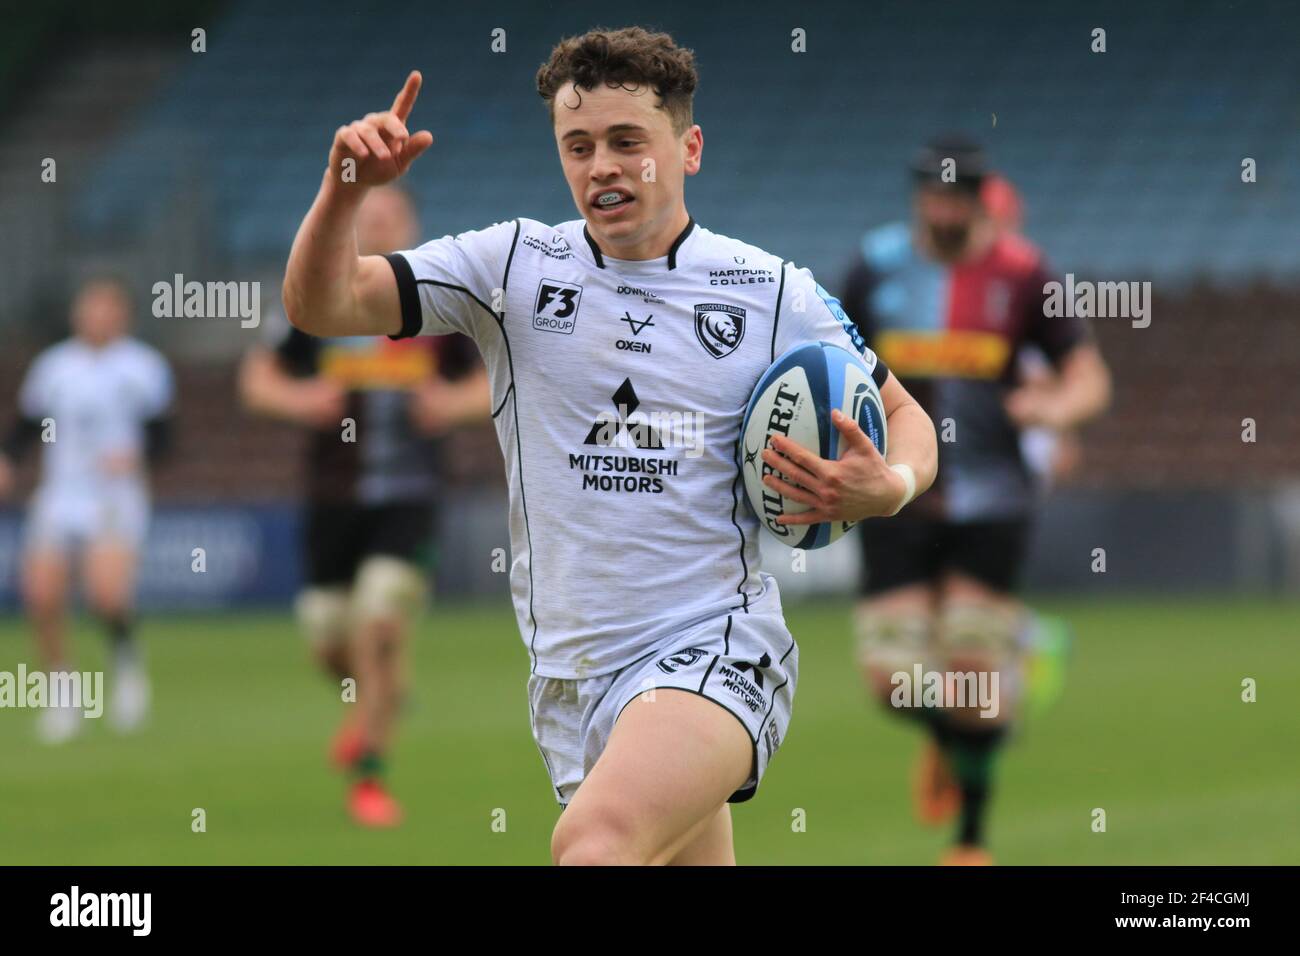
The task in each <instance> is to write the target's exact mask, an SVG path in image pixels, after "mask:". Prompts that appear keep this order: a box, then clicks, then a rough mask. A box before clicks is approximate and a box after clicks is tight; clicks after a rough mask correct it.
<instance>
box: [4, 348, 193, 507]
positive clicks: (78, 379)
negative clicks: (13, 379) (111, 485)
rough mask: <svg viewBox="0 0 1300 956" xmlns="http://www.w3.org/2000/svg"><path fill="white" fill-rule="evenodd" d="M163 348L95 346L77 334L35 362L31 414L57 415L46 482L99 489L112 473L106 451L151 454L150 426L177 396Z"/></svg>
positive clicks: (27, 406) (28, 395)
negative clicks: (106, 468) (106, 469)
mask: <svg viewBox="0 0 1300 956" xmlns="http://www.w3.org/2000/svg"><path fill="white" fill-rule="evenodd" d="M172 387H173V386H172V374H171V370H170V369H169V368H168V366H167V362H166V360H165V359H164V358H163V357H162V355H161V354H160V353H159V352H158V351H157V350H156V349H154V348H152V347H151V346H148V345H145V344H144V343H143V342H141V341H139V340H137V339H132V338H118V339H115V340H114V341H112V342H109V343H108V344H107V345H105V346H104V347H103V348H94V347H92V346H91V345H89V344H88V343H86V342H83V341H82V340H80V339H77V338H70V339H66V340H65V341H63V342H60V343H59V344H58V345H54V346H51V347H50V348H48V349H46V350H45V351H44V352H42V353H41V354H40V355H38V356H37V357H36V359H35V361H34V362H33V363H32V366H31V368H30V369H29V370H28V372H27V377H26V378H25V379H24V380H23V385H22V389H21V390H20V392H19V394H18V405H19V409H20V411H21V412H22V415H23V416H24V417H25V418H32V419H36V420H37V421H43V420H44V419H47V418H49V419H53V422H54V440H53V441H52V442H46V443H44V444H42V445H41V449H42V457H41V484H42V486H44V487H55V488H66V489H70V490H93V489H94V488H96V487H97V486H98V485H99V484H100V483H102V482H103V481H105V480H106V476H105V475H104V474H103V472H102V471H101V467H100V466H101V462H102V460H103V458H104V457H105V456H106V455H116V454H119V453H124V452H134V453H139V454H143V451H144V425H145V422H147V421H148V420H149V419H151V418H156V417H157V416H159V415H161V414H162V413H163V412H164V411H165V410H166V409H167V406H168V405H170V404H171V400H172Z"/></svg>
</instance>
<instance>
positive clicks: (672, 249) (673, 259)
mask: <svg viewBox="0 0 1300 956" xmlns="http://www.w3.org/2000/svg"><path fill="white" fill-rule="evenodd" d="M694 228H695V217H694V216H691V217H690V218H688V219H687V220H686V228H685V229H683V230H682V231H681V232H680V233H678V234H677V238H676V239H674V240H673V244H672V245H671V246H669V247H668V268H669V270H670V271H671V270H673V269H676V268H677V250H678V249H680V248H681V246H682V243H683V242H685V241H686V237H687V236H689V235H690V234H691V230H692V229H694ZM582 238H584V239H586V240H587V245H588V246H589V247H590V249H591V257H592V258H593V259H595V260H596V268H597V269H603V268H605V255H604V253H602V252H601V251H600V246H598V245H596V240H595V239H593V238H591V233H590V232H588V231H587V224H586V223H585V222H584V223H583V224H582Z"/></svg>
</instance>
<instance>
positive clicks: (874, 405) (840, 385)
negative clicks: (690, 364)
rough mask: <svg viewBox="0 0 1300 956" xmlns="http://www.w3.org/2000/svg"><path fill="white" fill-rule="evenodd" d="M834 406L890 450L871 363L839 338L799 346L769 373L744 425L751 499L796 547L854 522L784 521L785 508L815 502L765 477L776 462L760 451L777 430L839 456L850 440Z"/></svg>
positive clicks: (823, 540)
mask: <svg viewBox="0 0 1300 956" xmlns="http://www.w3.org/2000/svg"><path fill="white" fill-rule="evenodd" d="M835 408H838V409H839V410H840V411H841V412H843V413H844V414H845V415H847V416H849V417H850V418H855V419H857V422H858V425H860V426H861V427H862V430H863V432H865V433H866V435H867V437H868V438H869V439H871V442H872V444H874V445H875V446H876V448H877V449H878V450H879V451H880V453H881V454H882V455H883V454H885V441H886V436H885V406H884V403H883V402H882V401H881V399H880V390H879V389H878V388H876V383H875V382H874V381H872V379H871V371H870V370H869V369H868V368H867V365H866V363H865V362H863V361H862V358H861V357H860V356H858V355H856V354H855V353H853V352H850V351H848V350H847V349H842V348H840V347H839V346H838V345H832V344H830V343H829V342H811V343H809V344H807V345H798V346H795V347H794V348H792V349H791V350H790V351H788V352H786V353H785V354H784V355H782V356H781V357H780V358H778V359H777V360H776V361H775V362H774V363H773V364H772V367H771V368H769V369H768V370H767V371H766V372H765V373H764V374H763V377H762V378H761V379H759V380H758V385H757V386H756V387H755V388H754V394H753V395H752V396H751V397H750V399H749V407H748V408H747V409H746V410H745V420H744V422H743V423H742V425H741V426H740V439H741V448H740V453H741V454H740V469H741V476H742V478H743V479H744V482H745V495H746V497H747V498H748V499H749V505H750V507H751V508H753V509H754V513H755V514H756V515H758V520H759V521H761V522H762V523H763V527H764V528H766V529H767V530H768V531H769V532H771V533H772V534H773V535H774V536H775V537H776V538H777V539H778V540H780V541H781V542H783V543H784V544H787V545H789V546H790V547H792V548H802V549H804V550H809V549H812V548H824V547H825V546H826V545H828V544H830V543H831V542H832V541H836V540H838V539H839V538H840V536H841V535H843V534H844V533H845V532H846V531H848V530H849V528H851V527H853V522H849V521H836V522H822V523H821V524H815V525H785V524H778V523H777V520H776V519H777V518H779V517H780V516H781V515H794V514H800V513H801V512H804V511H807V510H809V509H808V506H807V505H805V504H803V503H802V502H798V501H794V500H792V499H790V498H787V497H786V496H785V495H782V494H779V493H778V492H776V491H774V490H773V489H771V488H768V487H767V486H766V485H764V484H763V476H764V475H767V474H770V473H771V472H772V467H771V466H770V465H768V464H767V463H765V462H764V461H763V458H762V451H763V449H764V448H766V447H768V446H769V443H770V441H771V439H772V437H773V436H774V435H784V436H787V437H789V438H791V439H793V440H794V441H796V442H798V443H799V444H800V445H802V446H803V447H804V448H807V449H808V450H809V451H811V452H813V453H814V454H816V455H818V456H820V457H822V458H826V459H829V460H837V459H839V458H840V457H842V456H843V453H844V442H843V436H842V435H841V434H840V430H839V429H838V428H836V427H835V425H834V424H833V423H832V422H831V410H832V409H835Z"/></svg>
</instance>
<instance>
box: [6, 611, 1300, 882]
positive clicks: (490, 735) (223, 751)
mask: <svg viewBox="0 0 1300 956" xmlns="http://www.w3.org/2000/svg"><path fill="white" fill-rule="evenodd" d="M1043 606H1044V608H1045V609H1046V610H1049V611H1052V612H1054V613H1059V614H1061V615H1063V616H1065V617H1066V618H1068V619H1069V620H1070V621H1071V623H1072V624H1073V625H1074V628H1075V632H1076V641H1075V645H1074V652H1073V656H1072V659H1071V661H1070V667H1069V671H1068V674H1067V678H1066V689H1065V696H1064V697H1063V698H1062V700H1061V701H1059V702H1058V703H1057V704H1056V705H1055V707H1054V708H1053V709H1051V710H1050V711H1049V712H1048V713H1046V714H1045V715H1044V716H1043V717H1042V718H1041V719H1040V720H1039V721H1038V722H1037V723H1036V724H1034V725H1033V726H1029V727H1027V728H1026V729H1025V732H1024V733H1023V734H1022V735H1021V736H1020V738H1019V739H1018V740H1017V742H1016V743H1015V744H1014V746H1012V747H1011V748H1010V749H1009V750H1008V751H1007V752H1006V753H1005V755H1004V756H1003V758H1002V760H1001V774H1000V776H999V780H998V786H997V791H996V793H995V798H994V805H993V815H992V820H991V826H990V836H991V846H992V849H993V851H994V853H995V855H996V858H997V859H998V861H999V862H1001V863H1007V864H1018V863H1019V864H1063V863H1080V864H1210V863H1222V864H1229V863H1236V864H1284V863H1285V864H1295V863H1300V815H1297V808H1298V807H1300V760H1297V759H1296V754H1297V748H1296V741H1297V739H1300V734H1298V733H1297V730H1298V729H1300V716H1297V709H1296V703H1295V702H1296V700H1297V699H1300V641H1298V640H1297V637H1298V636H1300V634H1298V632H1297V628H1298V625H1297V621H1300V613H1297V611H1300V608H1297V606H1296V605H1294V604H1283V603H1277V602H1255V601H1244V600H1243V601H1208V600H1207V601H1180V602H1168V603H1156V602H1150V601H1138V600H1133V601H1117V602H1112V601H1107V602H1104V603H1103V602H1086V603H1085V602H1045V603H1044V604H1043ZM788 617H789V621H790V624H791V627H792V629H793V630H794V632H795V635H796V636H797V637H798V639H799V641H800V651H801V653H800V663H801V674H800V680H799V688H798V693H797V695H796V698H795V707H794V721H793V724H792V727H791V729H790V731H789V733H788V735H787V737H786V741H785V743H784V745H783V747H782V749H781V752H780V753H779V754H778V756H777V757H776V759H775V761H774V762H773V764H772V767H771V770H770V772H769V774H768V777H767V779H766V780H765V781H764V784H763V787H762V788H761V789H760V791H759V794H758V796H757V797H756V798H755V799H754V800H753V801H751V802H750V803H747V804H744V805H741V806H739V807H737V808H735V814H734V819H735V828H736V845H737V856H738V859H739V861H740V862H741V863H753V864H760V863H763V864H818V863H825V864H928V863H931V862H933V861H934V860H935V859H936V858H937V856H938V854H939V852H940V851H941V849H942V848H943V846H944V845H945V842H946V837H947V833H946V832H944V831H933V830H926V829H923V828H922V827H920V826H919V825H918V824H916V823H915V822H914V821H913V819H912V815H911V805H910V796H909V790H908V780H909V776H910V768H911V763H912V758H913V756H914V754H915V752H916V748H917V745H918V741H919V737H918V735H917V734H916V733H915V731H914V730H913V729H912V728H911V727H909V726H906V725H905V724H904V723H903V722H901V721H897V720H892V719H890V718H889V717H888V716H887V715H885V714H883V713H881V712H880V711H879V710H878V709H876V708H873V707H869V706H868V705H867V703H866V701H865V699H864V694H863V692H862V690H861V686H860V684H859V680H858V677H857V674H856V672H855V667H854V665H853V661H852V647H851V639H850V636H849V605H848V604H847V603H845V602H829V603H823V604H820V605H812V604H802V605H796V606H792V607H790V608H789V609H788ZM141 636H142V638H143V640H144V641H145V642H146V644H147V647H148V654H149V659H150V663H151V669H152V672H153V676H154V682H155V709H154V714H153V719H152V722H151V724H150V726H149V728H148V729H147V730H146V731H145V732H143V733H142V734H140V735H138V736H135V737H130V738H120V737H116V736H114V735H113V733H112V732H111V730H110V728H109V727H108V725H107V723H106V722H105V721H93V722H90V726H89V727H88V732H87V733H84V734H83V735H82V736H81V737H80V738H79V739H77V740H75V741H74V742H72V743H71V744H68V745H66V746H64V747H62V748H56V749H51V748H47V747H43V746H41V745H39V744H38V743H36V742H35V740H34V737H33V727H32V720H33V715H32V713H31V712H30V711H26V710H0V863H3V864H149V863H163V864H234V863H284V864H331V863H345V864H381V863H399V864H400V863H451V864H501V863H508V864H544V863H547V862H549V853H548V846H549V839H550V832H551V827H552V826H553V824H554V822H555V818H556V814H557V809H556V806H555V804H554V802H553V800H552V797H551V790H550V787H549V785H548V782H547V778H546V774H545V771H544V769H543V767H542V761H541V758H540V757H539V756H538V753H537V749H536V747H535V746H534V744H533V741H532V737H531V735H530V732H529V728H528V707H527V702H526V699H525V696H524V683H525V680H526V677H527V670H528V661H527V656H526V653H525V651H524V648H523V645H522V643H521V642H520V640H519V637H518V634H517V632H516V630H515V627H514V621H513V617H512V615H511V613H510V611H509V610H508V609H507V608H506V607H504V606H499V607H498V606H492V607H487V608H476V607H447V608H441V609H437V610H435V611H433V612H431V613H430V615H429V616H428V617H427V618H426V619H425V620H424V621H423V622H422V624H421V626H420V628H419V634H418V639H417V641H416V645H415V654H414V663H415V674H414V680H413V699H412V701H411V706H410V712H409V714H408V716H407V719H406V723H405V726H404V728H403V733H402V737H401V740H400V743H399V745H398V746H397V748H396V750H395V752H394V753H393V755H392V760H391V764H392V773H391V780H392V783H393V786H394V789H395V791H396V793H397V795H398V796H399V797H400V798H401V799H402V800H403V802H404V804H405V806H406V809H407V815H408V820H407V822H406V824H405V825H404V826H403V827H402V828H401V829H399V830H397V831H393V832H379V833H375V832H364V831H361V830H358V829H356V828H355V827H353V826H352V825H350V824H349V822H348V821H347V820H346V818H345V817H344V814H343V810H342V794H343V788H342V783H341V781H340V779H339V778H338V777H336V776H335V775H334V774H333V773H331V771H330V770H329V769H328V768H327V766H326V762H325V758H324V754H325V748H326V744H327V741H328V739H329V737H330V734H331V733H332V731H333V729H334V726H335V724H336V722H337V720H338V718H339V716H340V714H341V710H342V708H343V707H344V706H345V705H343V704H341V703H340V702H339V700H338V694H337V691H336V690H334V689H333V688H332V687H331V686H330V685H329V684H328V683H327V682H326V681H325V680H324V678H322V677H321V676H319V675H318V674H317V673H316V672H315V671H314V670H313V669H312V668H311V667H310V666H309V663H308V661H307V658H306V653H305V649H304V647H303V645H302V643H301V642H300V640H299V638H298V636H297V634H296V632H295V629H294V627H293V623H292V621H291V619H290V617H289V616H288V614H211V615H188V616H169V617H153V618H149V617H146V618H145V619H144V620H143V622H142V625H141ZM76 643H77V647H78V653H79V662H78V663H79V665H80V666H81V667H82V668H83V669H85V668H95V667H98V666H100V664H101V661H102V660H103V656H102V642H101V641H100V640H99V637H98V634H97V633H96V631H95V629H94V628H93V626H91V625H89V624H87V623H82V624H81V625H80V626H79V627H78V628H77V630H76ZM20 660H21V661H26V662H28V663H29V665H30V664H31V661H32V658H31V650H30V644H29V638H28V634H27V630H26V627H25V625H24V624H23V622H22V621H21V620H19V619H17V618H14V617H8V618H2V619H0V670H9V671H14V670H16V668H17V665H18V662H19V661H20ZM1247 677H1251V678H1254V679H1255V680H1256V681H1257V682H1258V700H1257V702H1255V703H1244V702H1242V700H1241V682H1242V680H1243V678H1247ZM110 679H111V678H110ZM1097 807H1100V808H1103V809H1104V810H1105V811H1106V815H1107V827H1106V832H1105V833H1094V832H1093V831H1092V827H1091V824H1092V811H1093V809H1094V808H1097ZM195 808H203V810H204V811H205V813H206V817H207V831H206V832H204V833H194V832H191V826H190V824H191V811H192V810H193V809H195ZM797 810H802V811H803V814H802V817H803V819H804V820H805V828H804V829H803V832H796V829H795V828H794V827H792V822H793V821H794V819H795V817H796V811H797ZM502 812H503V813H504V823H505V827H504V832H498V831H500V829H501V828H500V826H499V825H498V826H497V827H496V828H494V826H493V823H494V820H501V819H502Z"/></svg>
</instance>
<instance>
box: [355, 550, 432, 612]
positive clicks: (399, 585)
mask: <svg viewBox="0 0 1300 956" xmlns="http://www.w3.org/2000/svg"><path fill="white" fill-rule="evenodd" d="M426 589H427V582H426V580H425V576H424V573H423V572H422V571H421V570H420V568H419V567H418V566H416V565H414V564H412V563H410V562H409V561H403V560H401V559H400V558H394V557H389V556H387V555H376V556H374V557H370V558H367V559H366V560H365V561H363V562H362V563H361V567H360V569H359V570H358V571H357V578H356V583H355V584H354V585H353V587H352V611H353V614H354V616H355V619H356V621H357V623H358V624H360V625H367V624H374V623H379V624H381V625H382V624H390V625H397V627H398V629H400V627H402V626H405V625H406V624H408V623H409V622H410V621H411V620H412V619H413V618H414V617H415V615H416V614H417V613H418V612H419V610H420V607H421V605H422V604H423V602H424V596H425V592H426Z"/></svg>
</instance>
